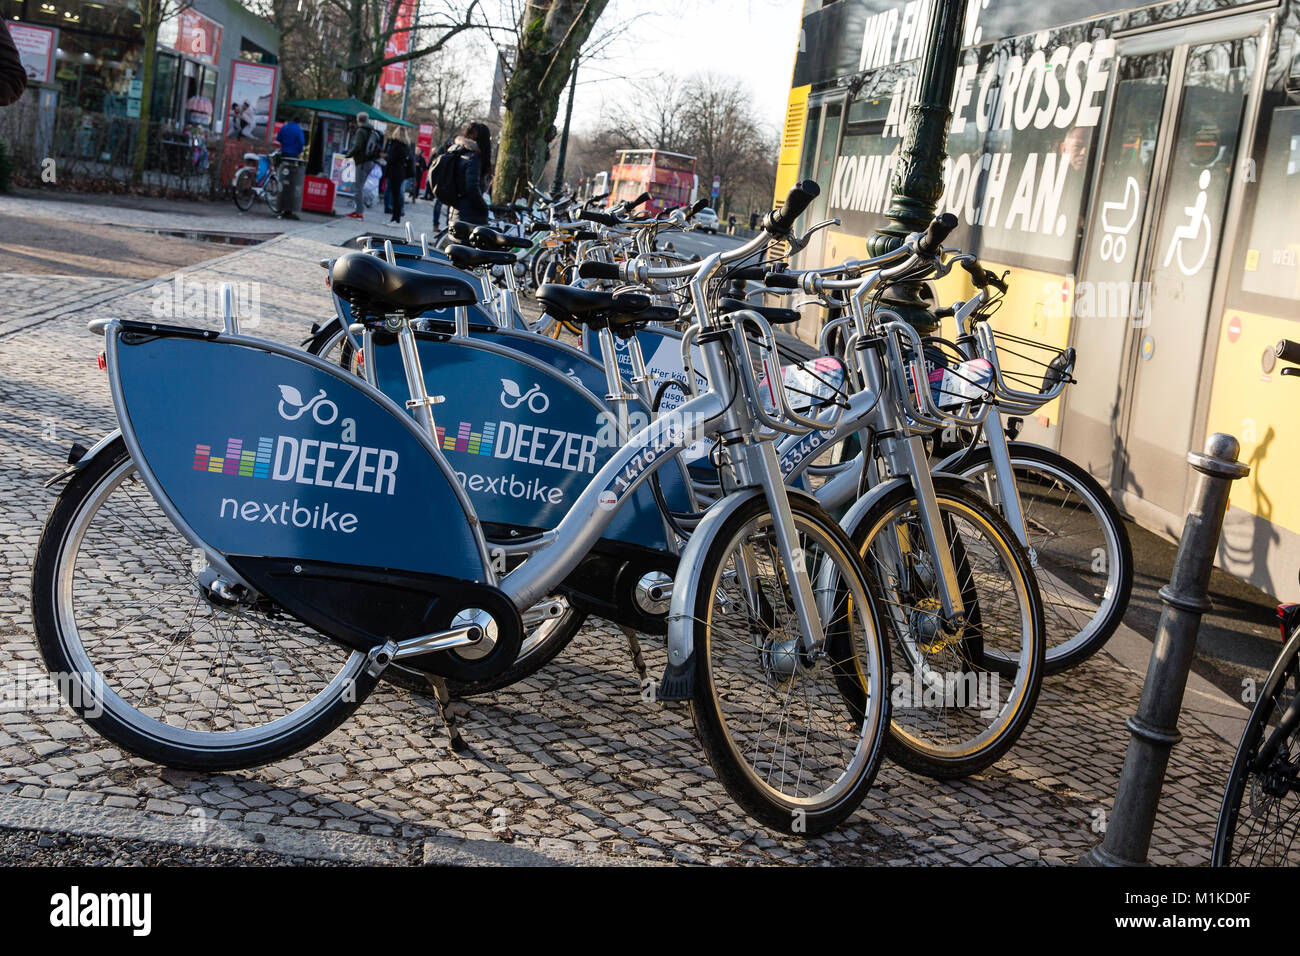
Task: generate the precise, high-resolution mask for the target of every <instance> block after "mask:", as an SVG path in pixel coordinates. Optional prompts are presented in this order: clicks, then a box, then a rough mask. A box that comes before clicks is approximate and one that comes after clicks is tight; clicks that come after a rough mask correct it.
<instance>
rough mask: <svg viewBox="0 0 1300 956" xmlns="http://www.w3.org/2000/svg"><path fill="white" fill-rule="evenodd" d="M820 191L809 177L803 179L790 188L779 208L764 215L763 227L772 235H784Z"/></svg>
mask: <svg viewBox="0 0 1300 956" xmlns="http://www.w3.org/2000/svg"><path fill="white" fill-rule="evenodd" d="M821 192H822V190H821V187H820V186H818V185H817V184H816V183H815V182H813V181H812V180H811V179H805V180H804V181H803V182H801V183H799V184H798V185H797V186H795V187H794V188H793V189H791V190H790V192H789V193H788V194H787V195H786V197H785V202H784V203H782V205H781V208H780V209H773V210H772V211H771V212H769V213H768V214H767V216H765V217H764V219H763V228H764V229H766V230H767V231H768V232H770V233H772V235H774V236H784V235H785V234H786V233H788V232H789V231H790V228H791V227H792V226H793V225H794V221H795V220H796V219H798V218H799V217H800V216H801V215H803V211H804V210H805V209H807V208H808V207H809V206H811V205H812V201H813V200H814V199H816V198H817V197H818V196H820V195H821Z"/></svg>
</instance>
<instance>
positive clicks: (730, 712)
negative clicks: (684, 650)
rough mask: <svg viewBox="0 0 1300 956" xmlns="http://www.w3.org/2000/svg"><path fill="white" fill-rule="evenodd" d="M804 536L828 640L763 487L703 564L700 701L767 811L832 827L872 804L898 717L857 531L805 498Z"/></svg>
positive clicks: (738, 775) (807, 825)
mask: <svg viewBox="0 0 1300 956" xmlns="http://www.w3.org/2000/svg"><path fill="white" fill-rule="evenodd" d="M790 505H791V508H792V510H793V512H794V522H795V528H796V531H797V534H798V547H799V548H800V549H801V553H802V555H803V559H804V561H805V566H806V567H807V569H808V573H809V576H810V578H811V579H812V583H813V587H814V589H815V593H816V601H815V603H816V608H815V613H817V614H818V616H819V617H820V619H821V625H822V628H823V630H824V632H825V636H826V640H825V644H824V646H823V647H821V648H819V649H817V651H816V652H814V653H812V654H809V653H808V652H806V651H805V650H804V648H803V645H802V642H801V638H800V633H801V628H800V622H799V619H798V615H797V613H796V611H795V610H794V606H793V601H792V598H791V591H790V582H791V581H792V580H793V574H791V573H790V569H789V568H788V567H786V566H785V563H784V562H783V561H782V559H781V557H780V554H779V552H778V549H777V545H776V537H775V534H774V531H773V520H772V516H771V513H770V512H769V511H768V507H767V502H766V501H765V499H764V498H763V496H762V495H756V496H755V497H754V498H752V499H751V500H750V501H748V502H746V503H745V504H743V505H741V506H740V507H739V508H738V509H737V511H736V512H735V513H734V514H733V515H731V516H730V517H729V518H728V519H727V520H726V522H725V523H724V524H722V525H721V526H720V527H719V528H718V530H717V532H716V534H715V535H714V538H713V540H712V541H711V542H710V544H709V546H708V549H707V552H706V555H705V558H704V561H703V563H702V564H701V568H700V579H699V585H698V591H697V597H696V602H695V608H694V639H695V683H694V690H693V696H692V699H691V712H692V715H693V716H694V719H695V729H696V733H697V735H698V736H699V739H700V743H701V744H702V745H703V748H704V752H705V754H706V756H707V757H708V760H709V763H710V764H711V765H712V766H713V770H714V772H715V773H716V774H717V775H718V779H719V780H720V781H721V782H722V784H723V786H724V787H726V788H727V791H728V792H729V793H730V794H731V796H732V797H733V798H734V799H735V801H736V802H737V803H738V804H740V806H741V807H742V808H743V809H744V810H745V811H746V812H747V813H749V815H750V816H751V817H753V818H754V819H755V820H757V821H759V822H760V823H762V824H764V825H766V826H769V827H771V828H772V829H774V830H780V831H783V832H785V833H793V834H796V835H811V834H816V833H821V832H823V831H825V830H828V829H830V828H831V827H834V826H835V825H837V824H838V823H840V822H841V821H842V820H844V819H846V818H847V817H848V816H849V815H850V814H852V813H853V811H854V810H856V809H857V807H858V806H859V804H861V802H862V800H863V798H864V797H865V796H866V794H867V791H868V790H869V789H870V787H871V783H872V781H873V780H874V779H875V776H876V771H877V769H878V768H879V765H880V758H881V756H882V754H883V750H882V747H883V741H884V736H885V729H886V727H887V726H888V723H889V716H888V708H889V702H888V696H887V687H888V685H889V659H888V656H887V654H886V653H885V647H884V644H883V642H882V640H881V632H880V629H879V627H878V626H877V622H876V617H875V611H874V605H873V602H872V599H871V597H870V595H869V593H868V591H867V586H866V581H865V579H864V578H863V576H862V570H861V566H860V565H859V564H858V562H857V560H856V559H855V557H854V555H853V546H852V543H851V542H850V541H849V540H848V538H847V537H846V536H845V534H844V532H843V530H842V529H841V528H840V527H839V525H838V524H836V523H835V520H834V519H833V518H832V517H831V516H830V515H828V514H826V512H824V511H823V510H822V509H821V508H819V507H817V505H815V504H814V503H811V502H809V501H807V500H805V499H803V498H800V497H792V498H791V500H790Z"/></svg>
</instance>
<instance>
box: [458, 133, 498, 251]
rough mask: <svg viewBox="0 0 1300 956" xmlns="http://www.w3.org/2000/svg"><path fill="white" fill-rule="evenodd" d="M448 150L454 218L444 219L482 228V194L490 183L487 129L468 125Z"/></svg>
mask: <svg viewBox="0 0 1300 956" xmlns="http://www.w3.org/2000/svg"><path fill="white" fill-rule="evenodd" d="M452 150H453V151H455V152H456V153H457V157H456V167H457V172H458V174H459V175H458V182H457V188H456V192H457V197H458V198H457V199H456V208H455V209H454V210H453V213H454V215H453V216H449V217H448V218H449V220H450V221H451V222H455V221H457V220H459V219H463V220H465V221H466V222H470V223H474V224H475V225H477V226H486V225H487V221H488V208H487V203H486V202H485V201H484V200H483V192H484V190H486V189H487V187H488V183H489V182H491V180H492V141H491V138H490V134H489V132H488V128H487V127H486V126H484V125H483V124H482V123H470V124H469V125H468V126H466V127H465V128H464V129H463V130H462V131H461V134H460V135H459V136H457V137H456V141H455V143H453V144H452Z"/></svg>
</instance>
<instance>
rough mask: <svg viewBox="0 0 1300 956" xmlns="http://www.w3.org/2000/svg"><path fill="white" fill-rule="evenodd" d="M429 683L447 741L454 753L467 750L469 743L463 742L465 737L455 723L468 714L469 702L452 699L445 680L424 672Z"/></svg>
mask: <svg viewBox="0 0 1300 956" xmlns="http://www.w3.org/2000/svg"><path fill="white" fill-rule="evenodd" d="M425 676H426V677H428V679H429V684H430V685H431V686H432V687H433V692H434V695H435V696H436V697H437V698H438V713H439V714H441V715H442V723H443V726H444V727H445V728H446V729H447V743H449V744H450V745H451V749H452V751H453V752H455V753H464V752H465V751H467V750H469V744H467V743H465V738H464V737H462V736H461V735H460V728H459V727H458V726H457V723H458V722H459V720H460V719H461V718H462V717H468V716H469V714H470V708H469V704H467V703H465V702H464V701H463V700H452V699H451V692H450V691H449V690H447V681H446V680H444V679H443V678H441V677H437V676H435V675H433V674H426V675H425Z"/></svg>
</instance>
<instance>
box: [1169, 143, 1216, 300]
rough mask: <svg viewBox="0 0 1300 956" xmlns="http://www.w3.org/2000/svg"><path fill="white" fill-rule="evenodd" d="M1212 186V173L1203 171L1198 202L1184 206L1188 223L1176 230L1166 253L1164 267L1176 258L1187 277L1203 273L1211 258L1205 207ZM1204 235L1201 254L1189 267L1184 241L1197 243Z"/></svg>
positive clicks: (1208, 221)
mask: <svg viewBox="0 0 1300 956" xmlns="http://www.w3.org/2000/svg"><path fill="white" fill-rule="evenodd" d="M1209 185H1210V171H1209V170H1208V169H1202V170H1201V176H1200V178H1199V179H1198V180H1197V186H1198V188H1199V189H1200V192H1198V193H1197V194H1196V201H1195V202H1194V203H1192V204H1191V205H1190V206H1184V207H1183V212H1185V213H1187V219H1188V221H1187V223H1186V224H1185V225H1182V226H1179V227H1178V228H1177V229H1175V230H1174V238H1173V241H1171V242H1170V243H1169V249H1168V250H1167V251H1166V252H1165V261H1164V265H1165V266H1166V267H1167V266H1168V265H1169V264H1170V263H1171V262H1173V260H1174V258H1175V257H1177V259H1178V268H1179V270H1180V271H1181V272H1182V273H1183V275H1185V276H1194V275H1196V273H1198V272H1200V271H1201V266H1203V265H1205V260H1206V259H1208V258H1209V257H1210V246H1211V237H1210V217H1209V216H1207V215H1206V214H1205V207H1206V205H1207V204H1208V203H1209V196H1208V195H1207V194H1206V192H1205V191H1206V189H1208V188H1209ZM1202 233H1204V236H1205V238H1204V240H1203V242H1202V243H1201V254H1200V256H1199V257H1198V258H1197V259H1196V264H1195V265H1193V266H1190V267H1189V266H1188V265H1187V260H1186V259H1184V258H1183V250H1184V240H1185V241H1186V242H1188V243H1194V242H1196V241H1197V240H1198V239H1199V238H1200V237H1201V234H1202Z"/></svg>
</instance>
